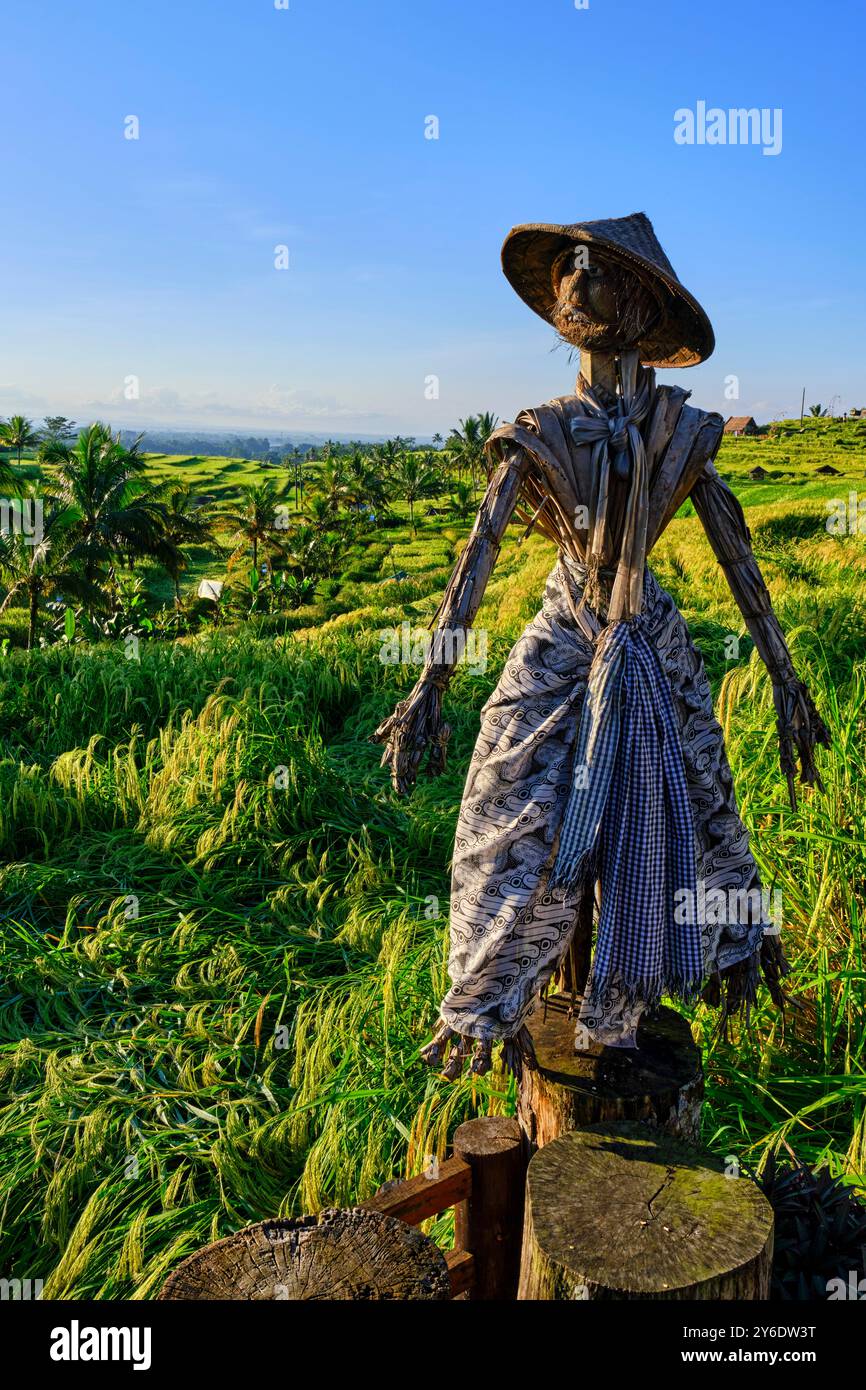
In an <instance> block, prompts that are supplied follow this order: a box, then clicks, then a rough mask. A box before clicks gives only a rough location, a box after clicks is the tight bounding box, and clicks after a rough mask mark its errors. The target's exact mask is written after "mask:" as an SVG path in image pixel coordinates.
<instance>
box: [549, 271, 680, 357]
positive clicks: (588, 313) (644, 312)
mask: <svg viewBox="0 0 866 1390" xmlns="http://www.w3.org/2000/svg"><path fill="white" fill-rule="evenodd" d="M552 276H553V290H554V293H555V295H556V305H555V307H554V309H553V313H552V315H551V318H552V321H553V325H554V327H555V328H556V329H557V331H558V332H559V334H560V336H561V337H563V338H564V339H565V340H566V342H568V343H571V344H573V345H574V346H575V347H580V348H584V349H585V350H586V351H596V352H625V351H626V350H627V349H629V348H632V347H637V345H638V343H639V342H640V340H641V338H643V336H644V334H645V333H646V332H647V330H648V329H649V328H650V327H651V326H652V324H653V323H654V322H655V320H656V319H657V318H658V315H659V305H658V303H657V301H656V299H655V297H654V296H653V295H652V294H651V293H650V291H649V289H647V287H646V286H645V285H644V284H643V283H642V282H641V281H640V280H639V279H638V277H637V276H636V275H634V274H632V272H631V271H629V270H626V269H625V268H624V267H623V266H621V265H618V264H616V263H615V262H614V261H612V260H605V259H603V258H602V257H601V256H599V254H598V252H597V251H595V250H593V251H592V252H591V253H589V255H588V254H587V248H586V247H585V246H582V245H581V246H578V247H576V248H575V247H569V248H568V250H567V251H564V252H563V253H562V255H561V256H560V257H559V259H558V260H557V261H555V262H554V265H553V272H552Z"/></svg>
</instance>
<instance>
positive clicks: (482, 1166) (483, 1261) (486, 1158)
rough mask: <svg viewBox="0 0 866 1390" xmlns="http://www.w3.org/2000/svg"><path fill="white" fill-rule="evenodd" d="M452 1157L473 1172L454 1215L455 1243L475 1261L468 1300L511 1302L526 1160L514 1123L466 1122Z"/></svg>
mask: <svg viewBox="0 0 866 1390" xmlns="http://www.w3.org/2000/svg"><path fill="white" fill-rule="evenodd" d="M454 1153H455V1154H456V1155H457V1156H458V1157H459V1158H461V1159H462V1160H463V1161H464V1162H465V1163H467V1164H468V1165H469V1167H470V1169H471V1170H472V1189H471V1192H470V1193H469V1196H468V1198H467V1199H466V1201H464V1202H461V1203H460V1205H459V1206H458V1207H457V1208H456V1210H455V1212H454V1244H455V1247H456V1248H457V1249H458V1250H468V1251H471V1253H472V1256H473V1258H474V1261H475V1280H474V1284H473V1287H472V1291H471V1295H470V1296H471V1297H472V1298H473V1299H481V1300H485V1299H486V1300H503V1299H514V1298H515V1297H516V1294H517V1280H518V1276H519V1273H520V1242H521V1234H522V1230H523V1195H524V1187H525V1179H526V1156H525V1152H524V1148H523V1142H522V1139H521V1134H520V1126H519V1124H518V1123H517V1121H516V1120H515V1119H507V1118H505V1117H504V1116H487V1117H485V1118H484V1119H479V1120H467V1121H466V1123H465V1124H462V1125H460V1126H459V1127H458V1129H457V1131H456V1133H455V1135H454Z"/></svg>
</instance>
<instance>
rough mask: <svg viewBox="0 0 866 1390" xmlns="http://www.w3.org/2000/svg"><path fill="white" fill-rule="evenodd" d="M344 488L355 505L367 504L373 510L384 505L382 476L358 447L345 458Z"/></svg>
mask: <svg viewBox="0 0 866 1390" xmlns="http://www.w3.org/2000/svg"><path fill="white" fill-rule="evenodd" d="M346 489H347V493H348V497H349V499H350V501H351V502H353V503H354V504H355V506H358V507H359V506H367V507H369V508H370V511H372V512H375V511H377V510H379V509H381V508H382V507H384V505H385V485H384V483H383V481H382V478H381V477H380V475H379V474H378V473H377V472H376V471H375V469H373V468H371V467H370V461H369V459H368V458H367V456H366V454H362V453H361V451H360V449H356V450H355V451H354V453H352V454H350V455H349V457H348V459H347V460H346Z"/></svg>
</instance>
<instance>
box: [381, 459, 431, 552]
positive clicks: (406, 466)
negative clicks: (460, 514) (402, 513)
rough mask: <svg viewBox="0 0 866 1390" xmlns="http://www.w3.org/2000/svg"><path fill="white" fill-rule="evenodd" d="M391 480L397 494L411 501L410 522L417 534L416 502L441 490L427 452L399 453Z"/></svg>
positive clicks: (405, 500)
mask: <svg viewBox="0 0 866 1390" xmlns="http://www.w3.org/2000/svg"><path fill="white" fill-rule="evenodd" d="M391 481H392V483H393V484H394V487H395V489H396V491H397V496H398V497H402V499H403V501H404V502H408V503H409V524H410V525H411V527H412V531H413V533H414V534H416V535H417V533H418V528H417V526H416V525H415V503H416V502H419V501H420V500H421V498H422V497H435V496H436V494H437V492H438V491H439V480H438V478H437V477H436V474H435V472H434V471H433V469H432V468H431V467H430V459H429V455H427V454H421V455H420V456H419V454H417V453H411V454H410V453H403V454H400V455H398V458H397V465H396V467H395V469H394V471H393V472H392V474H391Z"/></svg>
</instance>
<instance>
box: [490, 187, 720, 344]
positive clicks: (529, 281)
mask: <svg viewBox="0 0 866 1390" xmlns="http://www.w3.org/2000/svg"><path fill="white" fill-rule="evenodd" d="M502 266H503V269H504V271H505V274H506V276H507V277H508V279H509V281H510V283H511V284H512V286H513V287H514V289H515V290H516V291H517V293H518V294H519V295H520V297H521V298H522V299H523V300H525V302H526V303H527V304H528V305H529V306H530V308H532V309H534V310H535V312H536V313H537V314H540V315H541V317H542V318H543V319H546V321H547V322H548V323H550V324H552V325H553V327H554V328H555V329H556V330H557V332H558V333H559V335H560V337H562V338H563V339H565V341H566V342H568V343H570V344H572V345H573V346H574V347H579V348H583V349H584V350H585V351H588V352H593V351H594V352H614V353H619V352H626V351H630V350H636V351H637V352H638V353H639V355H640V360H641V361H642V362H643V363H645V364H646V365H647V366H653V367H690V366H693V365H694V364H695V363H697V362H702V361H703V360H704V359H705V358H707V357H709V355H710V353H711V352H712V350H713V347H714V346H715V340H714V337H713V330H712V328H711V326H710V322H709V319H708V318H707V316H706V314H705V313H704V311H703V309H702V308H701V306H700V304H698V302H697V300H696V299H694V298H693V297H692V295H690V294H689V292H688V290H686V289H685V288H684V286H683V285H681V284H680V282H679V280H678V279H677V276H676V274H675V272H674V269H673V267H672V265H671V263H670V261H669V260H668V258H667V256H666V255H665V253H664V251H663V250H662V248H661V246H660V244H659V242H658V240H657V238H656V235H655V232H654V231H653V228H652V223H651V222H650V220H649V218H648V217H647V216H646V215H645V214H644V213H642V212H636V213H633V214H632V215H631V216H630V217H618V218H612V219H609V220H607V221H603V222H575V223H573V224H571V225H569V226H566V225H556V224H550V223H530V224H527V225H525V226H521V227H515V228H513V229H512V231H510V232H509V234H508V236H507V237H506V239H505V244H504V246H503V248H502Z"/></svg>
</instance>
